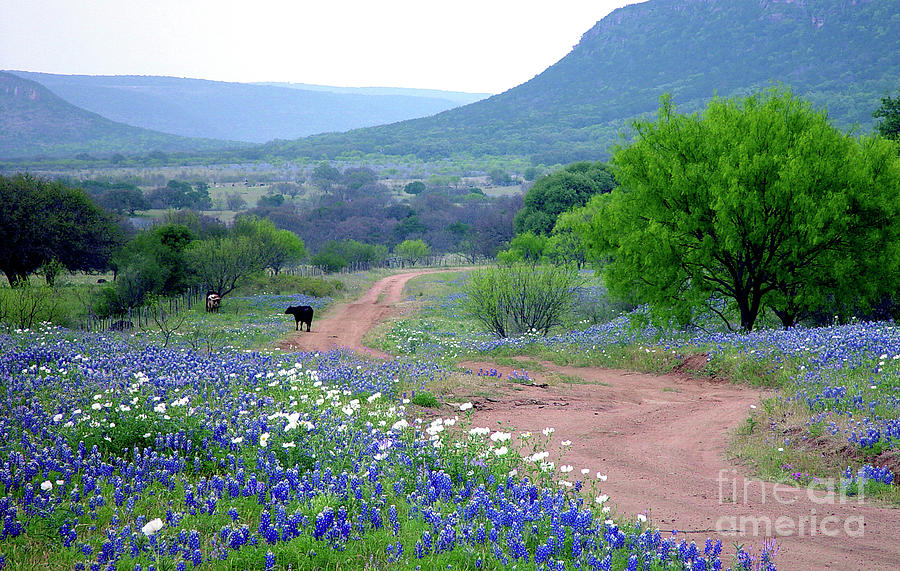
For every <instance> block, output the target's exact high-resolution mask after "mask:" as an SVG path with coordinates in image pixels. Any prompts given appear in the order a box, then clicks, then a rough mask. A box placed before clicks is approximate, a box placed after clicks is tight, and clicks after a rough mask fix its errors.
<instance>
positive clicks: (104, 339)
mask: <svg viewBox="0 0 900 571" xmlns="http://www.w3.org/2000/svg"><path fill="white" fill-rule="evenodd" d="M296 301H297V300H296V299H295V298H293V297H292V298H290V299H288V298H287V297H284V296H258V297H253V298H247V299H244V300H240V301H238V300H235V306H238V307H240V308H241V315H240V319H238V318H237V317H236V316H235V315H229V314H228V313H227V312H223V314H220V315H205V314H201V313H200V312H199V311H197V312H193V313H191V314H190V315H189V316H187V320H186V325H185V327H184V328H182V329H180V330H179V331H178V332H176V334H173V336H172V339H171V342H169V343H168V346H167V347H162V346H161V344H160V342H159V338H158V335H156V334H155V333H150V332H142V333H139V334H135V335H128V334H125V335H120V334H112V333H110V334H84V333H78V332H74V331H69V330H66V329H61V328H57V327H53V326H51V325H49V324H48V325H44V326H42V327H41V328H39V329H36V330H31V331H16V332H14V333H12V334H11V335H5V336H0V390H2V394H0V396H2V401H0V407H2V414H0V482H2V496H0V517H2V527H0V567H5V568H7V569H91V570H95V569H96V570H99V569H141V570H142V571H143V570H148V569H155V570H163V569H173V570H181V569H476V568H485V569H507V568H510V569H525V570H527V569H554V570H555V569H604V570H608V569H617V570H619V569H629V570H636V569H645V570H646V569H691V570H700V569H703V570H708V569H723V568H727V567H732V568H734V569H774V564H773V563H772V562H771V560H772V558H773V556H774V548H773V546H772V545H771V544H766V545H760V546H755V548H756V555H755V556H754V555H752V554H751V553H752V552H753V550H752V549H748V550H746V551H745V550H744V549H743V548H738V549H732V548H730V547H729V548H727V549H723V546H722V545H721V543H719V542H713V541H708V542H706V544H702V545H697V544H694V543H692V542H687V541H684V540H683V539H682V538H681V537H679V536H678V535H671V534H668V535H667V536H662V535H661V534H660V532H659V531H657V530H654V529H653V528H652V527H649V525H650V522H647V521H646V518H639V517H638V518H629V517H628V515H627V514H616V513H614V512H611V511H610V509H609V508H608V507H607V506H608V500H609V499H608V497H606V495H605V494H603V490H602V484H603V477H602V474H599V473H597V474H593V473H587V474H585V473H583V472H581V473H572V471H571V470H569V471H568V472H567V471H565V470H563V471H562V472H558V471H556V470H550V471H548V470H546V469H545V467H546V466H547V465H549V462H545V461H544V460H545V458H546V456H547V453H546V452H545V450H546V449H547V448H549V447H550V446H549V445H550V442H551V440H552V439H553V438H554V437H555V435H554V434H553V430H552V428H551V427H548V430H545V431H544V433H543V434H540V435H525V434H518V435H513V434H511V433H510V432H504V431H502V430H493V429H488V428H486V427H478V426H472V425H471V423H470V421H469V417H468V414H469V411H470V410H471V405H470V404H468V403H463V404H461V405H459V406H456V407H455V408H456V409H458V410H454V411H452V412H451V413H450V414H443V415H442V416H440V417H429V418H428V419H427V420H423V419H421V418H416V415H415V412H416V410H419V409H417V408H416V407H415V406H414V405H413V404H411V402H410V401H414V399H415V394H416V393H417V392H420V391H421V390H422V388H423V387H427V386H428V384H429V383H431V382H433V381H435V380H438V379H440V378H442V377H443V376H444V375H447V374H448V373H449V370H448V369H447V368H446V367H444V366H442V365H441V364H435V363H434V360H433V359H422V358H419V357H417V355H416V354H412V355H411V356H409V357H406V358H402V359H398V360H395V361H388V362H380V361H365V360H360V359H359V358H358V357H357V356H354V355H352V354H348V353H344V352H341V351H333V352H328V353H297V354H286V353H284V352H282V351H276V350H267V349H264V345H265V341H266V339H268V340H269V341H272V340H274V338H275V337H277V336H279V335H282V334H284V333H285V332H286V331H287V329H288V328H289V327H288V326H289V325H291V324H289V323H287V322H286V320H285V319H284V316H283V315H279V314H280V312H281V308H283V307H284V306H285V305H287V304H288V303H296ZM326 302H327V300H311V301H310V303H311V304H316V306H317V307H322V305H324V304H325V303H326ZM239 323H240V325H239ZM548 342H549V341H548ZM472 350H474V349H472ZM885 365H887V363H885ZM446 408H447V407H446V406H445V407H444V410H443V411H442V412H445V413H446V412H447V411H446ZM878 426H880V425H878ZM560 474H562V476H560ZM560 477H562V478H564V479H567V480H568V481H569V484H570V485H568V486H560V485H559V484H558V480H559V479H560ZM726 552H727V553H726Z"/></svg>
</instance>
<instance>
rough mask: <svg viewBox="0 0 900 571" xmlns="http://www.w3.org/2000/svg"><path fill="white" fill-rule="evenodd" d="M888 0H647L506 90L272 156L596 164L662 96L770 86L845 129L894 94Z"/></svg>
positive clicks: (702, 96) (699, 101)
mask: <svg viewBox="0 0 900 571" xmlns="http://www.w3.org/2000/svg"><path fill="white" fill-rule="evenodd" d="M898 54H900V2H898V1H896V0H852V1H851V0H649V1H647V2H644V3H641V4H634V5H630V6H626V7H624V8H620V9H618V10H615V11H614V12H612V13H611V14H609V15H608V16H606V17H605V18H603V19H602V20H601V21H599V22H598V23H597V24H596V25H595V26H594V27H593V28H591V29H590V30H588V31H587V32H586V33H585V34H584V35H583V36H582V38H581V41H580V42H579V43H578V45H577V46H575V48H574V49H573V50H572V51H571V52H570V53H569V54H568V55H567V56H566V57H564V58H563V59H562V60H560V61H559V62H557V63H556V64H555V65H553V66H552V67H550V68H548V69H547V70H546V71H544V72H543V73H541V74H540V75H538V76H537V77H535V78H534V79H532V80H530V81H528V82H527V83H524V84H522V85H520V86H518V87H515V88H513V89H510V90H509V91H506V92H505V93H502V94H499V95H495V96H494V97H491V98H489V99H486V100H484V101H479V102H477V103H473V104H471V105H467V106H465V107H461V108H458V109H453V110H450V111H446V112H443V113H440V114H438V115H436V116H433V117H428V118H424V119H417V120H412V121H406V122H402V123H398V124H394V125H388V126H383V127H377V128H371V129H361V130H356V131H352V132H350V133H345V134H339V135H338V134H330V135H320V136H315V137H309V138H306V139H301V140H297V141H289V142H285V141H279V142H276V143H272V144H269V145H267V146H266V147H265V148H264V150H263V152H264V153H268V154H270V155H275V156H297V155H305V156H313V157H328V156H335V155H337V154H339V153H341V152H342V151H343V150H345V149H350V148H352V149H357V150H360V151H363V152H383V153H386V154H397V155H404V154H409V153H413V154H417V155H418V156H420V157H422V158H432V157H442V156H447V155H449V154H452V153H472V154H476V155H477V154H483V153H486V154H494V155H510V154H512V155H525V156H529V155H530V156H531V157H532V160H534V161H535V162H539V163H546V164H552V163H557V162H562V163H565V162H570V161H573V160H579V159H596V158H602V157H604V156H605V155H606V154H607V152H608V149H609V147H610V145H611V144H612V143H615V142H616V141H617V139H618V137H619V134H620V132H622V130H623V129H624V128H625V127H626V126H627V124H628V120H629V119H630V118H633V117H635V116H637V115H641V114H645V113H653V112H655V111H656V109H657V106H658V100H659V96H660V95H662V94H663V93H665V92H669V93H671V94H672V95H673V96H674V101H675V104H676V105H677V107H678V109H679V110H681V111H693V110H697V109H700V108H702V106H703V105H704V104H705V102H706V101H708V100H709V99H710V98H711V97H712V96H714V95H716V94H718V95H720V96H731V95H735V94H748V93H751V92H754V91H758V90H761V89H765V88H767V87H769V86H771V85H773V84H774V83H776V82H777V83H781V84H783V85H785V86H788V87H790V88H791V89H792V90H793V92H794V93H795V94H796V95H799V96H802V97H804V98H807V99H809V100H811V101H812V102H813V103H814V104H815V105H816V106H818V107H826V108H827V109H828V113H829V116H830V118H831V119H832V121H833V122H834V123H835V124H837V125H839V126H841V127H843V128H850V127H852V126H853V125H858V126H859V127H860V129H861V130H862V131H863V132H867V131H869V130H870V129H871V126H872V111H874V109H875V108H877V106H878V104H879V99H880V98H881V97H883V96H884V95H886V94H887V93H888V92H890V93H895V92H896V90H898V89H900V55H898Z"/></svg>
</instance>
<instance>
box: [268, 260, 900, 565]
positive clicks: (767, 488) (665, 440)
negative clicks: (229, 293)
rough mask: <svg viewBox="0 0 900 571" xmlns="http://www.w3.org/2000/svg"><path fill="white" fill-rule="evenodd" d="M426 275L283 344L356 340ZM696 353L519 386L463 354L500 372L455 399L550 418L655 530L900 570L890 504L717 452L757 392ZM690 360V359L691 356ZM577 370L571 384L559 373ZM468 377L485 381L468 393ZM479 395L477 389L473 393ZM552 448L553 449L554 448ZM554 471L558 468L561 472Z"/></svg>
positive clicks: (540, 377) (623, 509) (482, 422)
mask: <svg viewBox="0 0 900 571" xmlns="http://www.w3.org/2000/svg"><path fill="white" fill-rule="evenodd" d="M422 273H426V272H413V273H410V274H403V275H398V276H391V277H389V278H385V279H384V280H381V281H379V282H378V283H376V284H375V286H373V288H372V289H371V290H370V291H369V293H367V294H366V295H365V296H364V297H363V298H362V299H361V300H360V301H358V302H356V303H353V304H348V305H346V306H343V307H339V308H337V309H336V310H335V311H334V312H333V313H332V316H331V317H330V318H329V319H325V320H321V321H317V322H314V323H313V325H314V330H313V332H311V333H299V334H296V335H295V336H294V337H292V338H291V340H290V341H289V342H288V343H286V344H284V345H282V347H283V348H285V349H295V350H304V351H310V350H323V349H329V348H331V347H336V346H344V347H350V348H352V349H355V350H359V351H362V352H363V353H367V354H370V355H375V356H378V357H388V356H387V355H385V354H383V353H381V352H378V351H373V350H371V349H367V348H365V347H362V346H361V340H362V337H363V335H364V334H365V332H366V331H368V330H369V329H370V328H371V327H374V326H375V325H376V324H377V323H378V322H379V321H381V320H383V319H386V318H387V317H389V316H391V315H392V307H393V306H394V305H395V304H397V303H398V302H399V301H401V300H402V290H403V285H404V284H405V283H406V281H407V280H408V279H410V278H411V277H414V276H416V275H421V274H422ZM705 359H706V356H705V355H696V356H694V357H692V358H690V359H688V361H689V363H688V362H686V363H684V364H683V365H682V366H681V369H680V370H679V371H678V372H673V373H671V374H667V375H650V374H641V373H634V372H629V371H620V370H611V369H600V368H587V367H584V368H581V367H566V366H559V365H556V364H554V363H550V362H543V361H542V362H540V365H541V367H540V369H541V370H540V371H539V372H536V373H530V372H529V376H530V377H531V382H530V383H522V382H514V381H509V380H508V375H509V374H510V373H511V372H512V368H511V367H503V366H498V365H495V364H494V363H491V362H464V363H459V366H460V367H462V368H465V369H469V370H473V371H477V370H478V369H479V368H496V369H498V370H499V371H500V372H501V373H503V378H501V379H497V378H493V377H482V378H476V379H475V380H476V381H477V382H476V383H474V384H472V383H466V384H465V385H467V386H466V388H465V391H466V392H469V393H471V394H459V391H457V394H455V395H454V397H455V398H471V400H472V402H473V403H474V404H475V406H474V409H473V410H474V414H473V419H474V422H475V424H476V425H477V426H489V427H491V428H496V427H497V426H498V424H497V423H498V422H499V423H500V425H501V426H504V427H507V428H508V429H514V430H516V431H531V432H534V433H539V432H540V431H541V430H542V429H543V428H545V427H553V428H554V429H555V431H556V432H555V434H554V438H553V443H554V445H555V446H557V447H558V446H559V443H560V442H561V441H563V440H570V441H571V445H570V446H568V447H565V448H564V449H562V451H563V457H562V462H564V463H565V464H571V465H573V466H574V467H575V470H576V471H575V472H573V473H574V474H580V472H579V471H578V470H580V469H582V468H587V469H589V470H590V477H593V476H594V474H595V473H596V472H601V473H602V474H604V475H606V476H608V480H607V481H606V482H604V483H603V485H602V491H603V493H605V494H609V496H610V497H611V499H612V500H611V501H612V502H613V503H614V504H615V506H616V508H617V509H618V511H619V513H622V514H637V513H644V514H648V515H649V517H650V518H651V520H652V521H653V523H654V525H656V526H658V527H659V528H660V529H661V530H672V529H678V530H679V535H681V534H687V536H688V537H689V538H690V539H693V540H695V541H697V542H698V543H699V544H700V546H701V547H702V542H703V541H704V540H705V539H706V538H707V537H720V538H721V539H722V542H723V543H724V544H726V545H730V544H732V543H734V542H737V543H742V544H744V545H745V546H748V547H750V546H755V552H756V553H758V552H759V547H758V546H759V545H760V544H761V543H762V541H763V539H765V538H767V537H773V536H774V537H776V538H777V541H778V544H779V545H780V551H779V553H778V557H777V562H778V568H779V569H782V570H788V571H793V570H821V569H835V570H841V571H846V570H855V569H860V570H861V569H866V570H893V571H897V570H898V569H900V541H898V540H897V538H896V535H895V534H896V533H897V530H898V529H900V510H897V509H890V508H884V507H879V506H873V505H869V504H866V503H865V502H864V501H863V502H860V501H859V499H858V498H855V497H849V498H843V497H841V496H840V494H837V495H835V494H830V495H829V494H828V493H827V492H824V491H810V490H807V489H805V488H798V487H792V486H787V485H783V484H773V483H771V482H761V481H758V480H752V479H750V478H748V477H747V476H746V474H745V473H744V472H743V471H742V469H741V468H739V467H736V466H734V465H732V464H731V463H729V462H728V461H727V460H726V458H725V446H726V442H727V438H728V433H729V431H730V430H732V429H734V428H735V427H736V426H738V425H739V424H740V423H742V422H744V420H745V419H746V418H747V415H748V412H749V410H750V406H751V405H756V404H758V403H759V400H760V397H761V396H762V394H763V393H762V392H761V391H760V390H759V389H754V388H749V387H745V386H736V385H731V384H728V383H727V382H723V381H721V380H710V379H703V378H693V377H690V376H688V374H689V373H690V372H693V371H696V370H699V368H702V365H703V364H705ZM701 361H702V363H701ZM566 377H577V378H580V379H583V381H584V382H583V383H571V382H569V383H565V382H559V379H560V378H566ZM478 385H484V386H487V387H489V388H490V391H489V392H490V396H489V397H488V396H484V394H485V391H483V390H480V391H479V390H474V389H475V388H476V387H478ZM479 393H480V394H481V395H482V396H478V395H479ZM556 450H560V448H556ZM561 476H562V474H561Z"/></svg>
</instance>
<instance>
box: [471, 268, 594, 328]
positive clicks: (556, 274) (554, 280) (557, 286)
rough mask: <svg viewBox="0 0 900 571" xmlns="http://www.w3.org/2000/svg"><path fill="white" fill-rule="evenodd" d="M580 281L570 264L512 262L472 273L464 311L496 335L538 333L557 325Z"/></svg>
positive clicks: (564, 314) (569, 307)
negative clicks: (511, 263)
mask: <svg viewBox="0 0 900 571" xmlns="http://www.w3.org/2000/svg"><path fill="white" fill-rule="evenodd" d="M580 284H581V278H580V277H579V276H578V272H577V271H576V270H575V268H574V267H572V266H551V265H545V266H537V267H534V266H531V265H526V264H515V265H511V266H497V267H493V268H488V269H481V270H475V271H474V272H472V275H471V278H470V279H469V283H468V284H467V285H466V288H465V291H466V294H467V298H466V301H465V305H464V307H465V310H466V313H467V314H468V315H469V316H471V317H473V318H475V319H476V320H478V321H479V322H480V323H481V324H482V325H483V326H484V327H486V328H487V330H488V331H490V332H491V333H493V334H494V335H496V336H497V337H499V338H504V337H510V336H514V335H521V334H523V333H540V334H541V335H547V334H548V333H549V332H550V329H551V328H553V327H554V326H557V325H561V324H562V323H563V320H564V319H565V317H566V315H567V314H568V312H569V311H570V310H571V308H572V303H573V300H574V291H575V288H576V287H578V286H579V285H580Z"/></svg>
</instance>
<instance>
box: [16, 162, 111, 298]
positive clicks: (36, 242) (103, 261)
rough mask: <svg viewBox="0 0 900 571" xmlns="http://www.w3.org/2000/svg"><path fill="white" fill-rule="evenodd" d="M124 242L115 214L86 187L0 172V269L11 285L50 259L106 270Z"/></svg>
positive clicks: (71, 266) (72, 266)
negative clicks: (97, 202) (90, 195)
mask: <svg viewBox="0 0 900 571" xmlns="http://www.w3.org/2000/svg"><path fill="white" fill-rule="evenodd" d="M121 240H122V232H121V230H120V229H119V227H118V225H117V224H116V223H115V220H114V219H113V218H112V216H111V215H109V214H107V213H106V212H104V211H103V210H102V209H101V208H99V207H98V206H96V205H95V204H94V203H93V202H91V200H90V199H89V198H88V197H87V196H86V195H85V194H84V192H83V191H81V190H78V189H74V188H70V187H68V186H65V185H63V184H61V183H58V182H51V181H48V180H44V179H41V178H37V177H34V176H32V175H29V174H22V175H16V176H14V177H11V178H7V177H4V176H0V244H2V248H0V270H2V271H3V273H4V274H6V278H7V279H8V280H9V283H10V285H13V286H15V285H18V284H20V283H22V282H23V281H24V280H25V278H27V277H28V275H29V274H31V273H34V272H35V270H37V269H38V268H40V267H41V266H43V265H44V264H47V263H49V262H50V261H51V260H57V261H58V262H59V263H61V264H62V265H63V266H65V268H66V269H67V270H69V271H73V272H74V271H78V270H82V271H92V270H102V269H106V267H107V263H108V262H109V258H110V256H111V255H112V253H113V251H114V250H115V249H116V248H117V247H118V246H119V244H120V243H121Z"/></svg>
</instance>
